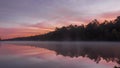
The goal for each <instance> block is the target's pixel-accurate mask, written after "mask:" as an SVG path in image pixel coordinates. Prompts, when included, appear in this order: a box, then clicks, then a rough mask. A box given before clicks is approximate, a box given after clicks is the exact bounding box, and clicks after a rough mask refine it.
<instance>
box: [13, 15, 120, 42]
mask: <svg viewBox="0 0 120 68" xmlns="http://www.w3.org/2000/svg"><path fill="white" fill-rule="evenodd" d="M12 40H38V41H39V40H43V41H44V40H49V41H81V40H82V41H96V40H97V41H120V16H119V17H117V19H115V20H114V21H104V22H103V23H99V22H98V21H97V20H96V19H95V20H93V21H92V22H90V23H89V24H87V25H80V26H77V25H69V26H66V27H65V26H63V27H61V28H56V29H55V31H53V32H49V33H46V34H43V35H37V36H31V37H22V38H15V39H12Z"/></svg>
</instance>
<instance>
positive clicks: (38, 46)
mask: <svg viewBox="0 0 120 68" xmlns="http://www.w3.org/2000/svg"><path fill="white" fill-rule="evenodd" d="M8 44H9V45H8ZM1 45H6V47H5V46H4V47H2V46H1V48H0V54H2V55H3V54H7V55H9V54H10V55H11V54H12V53H13V54H17V55H24V56H25V55H27V56H34V57H37V58H38V57H39V58H41V59H44V58H45V57H47V58H45V59H47V61H48V57H49V60H51V59H52V60H55V61H58V60H59V59H61V58H62V59H63V60H64V59H66V57H67V59H68V57H69V59H74V58H76V60H74V61H75V62H78V61H79V60H80V61H82V62H83V61H88V62H91V63H94V62H96V63H99V64H101V62H102V63H105V62H107V63H110V64H112V66H111V65H108V66H110V67H111V68H113V66H116V65H117V66H118V65H119V64H120V46H119V45H120V43H107V42H104V43H100V42H96V43H95V42H87V43H85V42H77V43H70V42H63V43H58V42H51V43H50V42H9V43H8V42H7V43H2V44H1ZM16 45H17V46H16ZM14 48H15V50H14ZM2 49H4V51H5V49H10V50H6V51H7V52H6V53H5V52H1V51H3V50H2ZM10 51H12V52H10ZM14 51H15V52H14ZM56 55H57V56H56ZM0 58H1V57H0ZM7 58H8V57H7ZM87 58H89V59H90V60H92V61H93V62H92V61H90V60H88V59H87ZM62 59H61V60H62ZM82 59H84V60H82ZM86 59H87V60H86ZM37 60H38V59H37ZM0 61H1V59H0ZM103 61H104V62H103ZM32 62H34V61H33V60H32ZM62 62H63V61H62ZM67 62H68V60H67ZM72 62H73V61H71V63H72ZM48 63H50V62H47V63H45V64H47V65H48ZM57 63H58V62H57ZM116 63H117V64H116ZM36 64H37V63H36ZM36 64H35V65H36ZM54 64H56V63H54ZM54 64H53V67H54ZM64 64H65V63H64ZM89 64H90V63H89ZM94 64H95V63H94ZM105 64H106V63H105ZM59 65H60V64H57V66H56V67H57V68H59V67H58V66H59ZM70 65H71V64H70ZM83 65H84V63H82V65H81V66H78V65H77V64H75V65H73V66H70V67H69V65H68V64H67V66H65V67H69V68H73V67H74V66H75V67H74V68H83V67H82V66H83ZM91 65H92V64H91ZM95 65H96V64H95ZM95 65H93V66H91V67H87V66H86V67H84V68H93V67H95V68H101V67H102V68H107V67H106V65H97V66H95ZM36 66H37V65H36ZM41 66H42V65H41ZM41 66H40V67H41ZM48 66H49V65H48ZM50 66H51V65H50ZM0 67H1V66H0ZM37 67H38V68H39V66H37ZM37 67H36V68H37ZM60 67H61V66H60ZM65 67H64V68H65ZM110 67H108V68H110ZM20 68H21V67H20ZM31 68H32V67H31ZM33 68H34V66H33ZM43 68H49V67H44V66H43ZM51 68H52V66H51Z"/></svg>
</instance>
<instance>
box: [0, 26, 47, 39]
mask: <svg viewBox="0 0 120 68" xmlns="http://www.w3.org/2000/svg"><path fill="white" fill-rule="evenodd" d="M46 32H49V30H43V29H34V28H0V37H1V38H3V39H5V38H14V37H25V36H34V35H39V34H44V33H46Z"/></svg>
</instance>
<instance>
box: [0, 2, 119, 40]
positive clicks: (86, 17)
mask: <svg viewBox="0 0 120 68" xmlns="http://www.w3.org/2000/svg"><path fill="white" fill-rule="evenodd" d="M119 6H120V0H0V37H1V38H2V39H7V38H14V37H26V36H34V35H39V34H44V33H47V32H50V31H53V30H54V29H55V28H56V27H61V26H67V25H70V24H73V25H81V24H87V23H89V22H90V21H92V20H94V19H97V20H98V21H104V20H108V21H109V20H114V19H115V18H116V17H117V16H119V15H120V8H119Z"/></svg>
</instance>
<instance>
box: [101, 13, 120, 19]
mask: <svg viewBox="0 0 120 68" xmlns="http://www.w3.org/2000/svg"><path fill="white" fill-rule="evenodd" d="M117 16H120V11H114V12H107V13H103V14H101V15H100V19H101V20H114V19H116V17H117Z"/></svg>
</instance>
